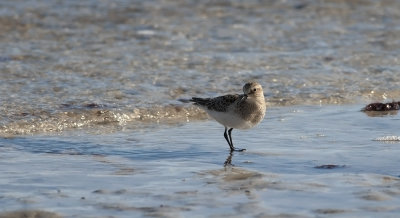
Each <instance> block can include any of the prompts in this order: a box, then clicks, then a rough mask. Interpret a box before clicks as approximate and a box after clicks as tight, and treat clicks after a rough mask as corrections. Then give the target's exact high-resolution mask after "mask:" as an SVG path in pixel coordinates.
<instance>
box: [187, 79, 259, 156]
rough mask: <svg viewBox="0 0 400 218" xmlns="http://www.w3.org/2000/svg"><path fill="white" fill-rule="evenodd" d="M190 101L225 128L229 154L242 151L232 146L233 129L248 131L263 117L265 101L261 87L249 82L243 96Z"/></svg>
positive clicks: (224, 96) (194, 98)
mask: <svg viewBox="0 0 400 218" xmlns="http://www.w3.org/2000/svg"><path fill="white" fill-rule="evenodd" d="M190 101H192V102H194V103H195V105H197V106H199V107H200V108H202V109H204V110H205V111H206V112H207V113H208V114H209V115H210V116H211V117H212V118H214V119H215V120H216V121H217V122H218V123H220V124H222V125H223V126H224V127H225V132H224V137H225V139H226V141H227V142H228V144H229V147H230V149H231V152H233V151H244V150H246V149H238V148H235V147H234V146H233V142H232V130H233V129H250V128H252V127H254V126H255V125H257V124H258V123H260V122H261V121H262V120H263V119H264V116H265V110H266V105H265V99H264V92H263V89H262V87H261V85H260V84H259V83H257V82H249V83H246V84H245V85H244V86H243V94H235V95H223V96H218V97H215V98H196V97H193V98H192V99H191V100H190Z"/></svg>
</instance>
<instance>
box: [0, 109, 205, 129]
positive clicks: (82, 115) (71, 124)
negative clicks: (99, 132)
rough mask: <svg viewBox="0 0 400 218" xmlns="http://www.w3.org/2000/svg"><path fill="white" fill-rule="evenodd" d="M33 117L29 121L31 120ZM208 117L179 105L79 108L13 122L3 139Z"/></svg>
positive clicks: (8, 125) (3, 127)
mask: <svg viewBox="0 0 400 218" xmlns="http://www.w3.org/2000/svg"><path fill="white" fill-rule="evenodd" d="M28 117H29V118H28ZM205 118H207V115H206V114H205V113H204V112H203V111H201V110H200V109H198V108H197V107H193V106H190V107H183V106H177V105H167V106H158V107H152V108H135V109H133V110H118V109H114V110H105V109H97V108H96V109H95V108H93V109H85V110H84V109H80V110H79V109H75V110H70V111H64V112H58V113H54V114H48V115H47V116H45V117H43V116H32V115H31V116H27V118H21V119H18V120H13V121H11V122H8V123H6V124H4V125H2V126H1V127H0V136H3V137H9V136H14V135H24V134H34V133H45V132H61V131H65V130H69V129H74V128H96V127H98V126H105V125H107V126H108V127H109V126H123V125H129V124H134V122H140V123H161V124H162V123H165V124H167V123H168V124H172V123H184V122H188V121H189V120H200V119H205Z"/></svg>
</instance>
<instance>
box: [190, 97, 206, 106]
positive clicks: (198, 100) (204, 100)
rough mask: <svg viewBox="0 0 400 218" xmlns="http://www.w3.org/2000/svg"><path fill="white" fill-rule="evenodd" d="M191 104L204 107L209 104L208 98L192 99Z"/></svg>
mask: <svg viewBox="0 0 400 218" xmlns="http://www.w3.org/2000/svg"><path fill="white" fill-rule="evenodd" d="M190 101H191V102H194V103H195V104H196V105H202V106H206V105H207V104H208V103H209V102H210V98H196V97H193V98H192V99H191V100H190Z"/></svg>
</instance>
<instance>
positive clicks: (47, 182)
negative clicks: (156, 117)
mask: <svg viewBox="0 0 400 218" xmlns="http://www.w3.org/2000/svg"><path fill="white" fill-rule="evenodd" d="M360 107H361V105H355V106H325V107H319V106H301V107H300V106H296V107H274V108H270V109H269V111H268V114H267V118H266V119H265V120H264V122H262V123H261V125H260V126H258V127H256V128H255V129H252V130H249V131H235V130H234V131H233V138H234V143H236V146H237V147H243V148H247V151H245V152H241V153H240V152H237V153H234V154H233V155H232V156H230V155H229V152H228V145H227V144H226V142H225V139H224V138H223V127H222V126H220V125H219V124H217V123H215V122H213V121H206V122H189V123H186V124H183V125H177V126H170V125H161V124H160V125H159V126H158V127H157V128H144V129H142V130H136V129H135V130H132V129H125V130H121V131H118V132H115V133H109V134H93V133H84V132H83V131H80V132H79V131H78V132H70V133H69V134H67V133H66V134H60V135H36V136H25V137H15V138H7V139H1V141H0V145H1V147H0V150H1V152H0V157H1V158H0V160H1V166H2V167H1V168H0V171H1V172H0V175H1V176H0V193H1V196H0V205H2V208H3V210H6V211H10V210H20V209H41V210H46V211H51V212H56V213H58V214H60V215H62V216H65V217H74V216H79V217H101V216H107V215H112V216H116V217H131V216H139V215H146V216H166V217H180V216H181V217H187V216H194V217H197V216H200V214H201V216H210V217H215V216H217V217H221V216H244V215H246V216H274V215H277V216H281V217H286V216H295V217H297V216H299V217H310V216H324V215H340V216H347V217H376V216H385V217H395V216H397V215H398V213H399V212H400V206H399V205H400V178H399V176H400V170H399V169H398V167H397V166H398V165H399V164H400V162H399V159H398V157H399V155H400V149H399V146H400V143H399V141H377V140H375V139H377V138H380V137H386V136H398V122H399V117H398V115H388V116H380V117H379V116H378V117H377V116H374V117H371V116H368V115H366V114H365V113H363V112H360V111H359V108H360ZM229 159H231V162H230V164H226V166H224V164H225V162H226V161H227V160H229Z"/></svg>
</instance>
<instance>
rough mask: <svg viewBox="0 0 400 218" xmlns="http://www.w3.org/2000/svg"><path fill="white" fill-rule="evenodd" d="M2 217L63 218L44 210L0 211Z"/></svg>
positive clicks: (0, 217)
mask: <svg viewBox="0 0 400 218" xmlns="http://www.w3.org/2000/svg"><path fill="white" fill-rule="evenodd" d="M0 218H61V216H60V215H58V214H56V213H53V212H47V211H42V210H18V211H11V212H5V213H0Z"/></svg>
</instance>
